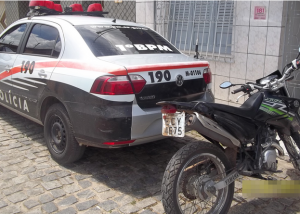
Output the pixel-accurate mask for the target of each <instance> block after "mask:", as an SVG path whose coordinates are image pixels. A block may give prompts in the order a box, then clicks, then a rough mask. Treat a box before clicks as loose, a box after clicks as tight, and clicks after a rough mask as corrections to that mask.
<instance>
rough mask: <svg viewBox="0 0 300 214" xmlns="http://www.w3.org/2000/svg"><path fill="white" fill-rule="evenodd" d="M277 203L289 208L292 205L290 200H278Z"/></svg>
mask: <svg viewBox="0 0 300 214" xmlns="http://www.w3.org/2000/svg"><path fill="white" fill-rule="evenodd" d="M277 202H279V203H281V204H283V205H286V206H291V205H292V204H293V203H294V201H293V200H292V199H290V198H278V199H277ZM299 210H300V209H299Z"/></svg>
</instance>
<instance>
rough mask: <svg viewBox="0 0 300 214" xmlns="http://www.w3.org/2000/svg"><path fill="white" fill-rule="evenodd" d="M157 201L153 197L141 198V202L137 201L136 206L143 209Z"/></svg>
mask: <svg viewBox="0 0 300 214" xmlns="http://www.w3.org/2000/svg"><path fill="white" fill-rule="evenodd" d="M156 202H157V201H156V200H154V199H153V198H146V199H144V200H141V201H139V202H137V203H136V206H137V207H138V208H140V209H143V208H145V207H148V206H150V205H153V204H155V203H156Z"/></svg>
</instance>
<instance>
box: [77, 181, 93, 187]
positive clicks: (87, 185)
mask: <svg viewBox="0 0 300 214" xmlns="http://www.w3.org/2000/svg"><path fill="white" fill-rule="evenodd" d="M78 184H79V185H80V186H81V187H82V188H83V189H86V188H88V187H90V186H92V183H91V182H89V181H86V180H83V181H79V182H78Z"/></svg>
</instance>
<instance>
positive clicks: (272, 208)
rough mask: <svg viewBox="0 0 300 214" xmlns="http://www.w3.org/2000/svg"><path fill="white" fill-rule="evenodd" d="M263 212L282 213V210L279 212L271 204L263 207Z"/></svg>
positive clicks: (266, 213)
mask: <svg viewBox="0 0 300 214" xmlns="http://www.w3.org/2000/svg"><path fill="white" fill-rule="evenodd" d="M262 212H263V213H265V214H282V212H278V211H276V210H274V207H269V206H268V207H266V208H265V209H263V210H262Z"/></svg>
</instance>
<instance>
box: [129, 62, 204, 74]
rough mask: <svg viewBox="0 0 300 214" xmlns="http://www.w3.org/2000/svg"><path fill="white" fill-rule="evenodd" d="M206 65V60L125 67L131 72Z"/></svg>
mask: <svg viewBox="0 0 300 214" xmlns="http://www.w3.org/2000/svg"><path fill="white" fill-rule="evenodd" d="M208 65H209V64H208V62H192V63H176V64H175V63H172V64H161V65H141V66H128V67H126V68H127V71H128V73H133V72H143V71H156V70H171V69H182V68H198V67H208Z"/></svg>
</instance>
